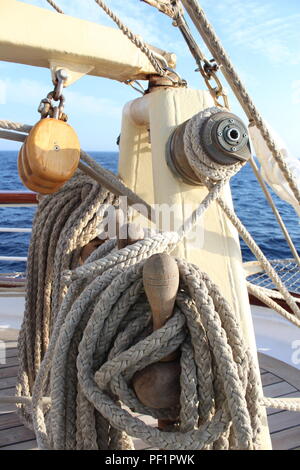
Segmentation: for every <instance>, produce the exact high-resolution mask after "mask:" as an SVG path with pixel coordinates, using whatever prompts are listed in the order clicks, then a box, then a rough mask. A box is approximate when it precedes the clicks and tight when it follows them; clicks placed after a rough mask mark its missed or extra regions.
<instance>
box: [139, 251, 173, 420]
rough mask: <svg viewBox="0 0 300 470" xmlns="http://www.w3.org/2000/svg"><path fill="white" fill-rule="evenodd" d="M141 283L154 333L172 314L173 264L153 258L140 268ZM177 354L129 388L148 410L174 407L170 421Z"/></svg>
mask: <svg viewBox="0 0 300 470" xmlns="http://www.w3.org/2000/svg"><path fill="white" fill-rule="evenodd" d="M143 283H144V289H145V292H146V295H147V298H148V301H149V304H150V306H151V311H152V317H153V329H154V330H157V329H159V328H161V327H162V326H163V325H164V324H165V323H166V322H167V320H168V319H169V318H170V317H171V316H172V314H173V309H174V304H175V300H176V295H177V290H178V286H179V272H178V266H177V263H176V261H175V260H174V259H173V258H172V257H171V256H169V255H168V254H165V253H160V254H156V255H153V256H152V257H151V258H149V260H148V261H146V263H145V265H144V269H143ZM177 355H178V354H177V352H175V353H172V354H169V355H168V356H166V357H164V358H163V359H161V360H160V361H159V362H156V363H154V364H150V365H149V366H147V367H145V369H143V370H141V371H139V372H137V373H136V374H135V375H134V377H133V388H134V390H135V393H136V395H137V396H138V398H139V400H140V401H141V402H142V403H143V404H144V405H146V406H149V407H152V408H157V409H160V408H174V419H175V418H176V417H177V413H178V404H179V397H180V381H179V377H180V364H179V362H178V361H176V358H177ZM170 423H171V422H168V424H170ZM159 425H160V422H159Z"/></svg>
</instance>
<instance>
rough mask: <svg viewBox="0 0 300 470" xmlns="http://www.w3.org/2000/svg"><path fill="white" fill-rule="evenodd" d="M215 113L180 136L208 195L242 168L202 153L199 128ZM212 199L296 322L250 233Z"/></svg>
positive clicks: (286, 295)
mask: <svg viewBox="0 0 300 470" xmlns="http://www.w3.org/2000/svg"><path fill="white" fill-rule="evenodd" d="M218 112H220V108H217V107H212V108H208V109H205V110H204V111H201V112H200V113H198V114H196V115H195V116H193V117H192V118H191V119H190V121H189V123H188V124H187V126H186V129H185V133H184V150H185V154H186V156H187V158H188V161H189V164H190V165H191V167H192V168H193V170H194V172H195V174H196V175H197V176H198V177H199V178H200V180H201V181H202V182H203V183H204V184H206V185H207V187H208V188H209V189H210V193H209V194H211V193H212V192H213V191H216V189H217V188H218V184H215V182H216V181H217V182H221V183H219V184H221V185H222V187H223V186H224V185H225V184H226V183H227V182H228V181H229V179H230V178H231V177H232V176H233V175H234V174H235V173H236V172H237V171H239V169H240V168H241V167H242V166H243V163H240V162H239V163H236V164H234V165H230V166H228V167H225V168H224V166H223V165H219V164H217V163H214V162H212V161H211V159H210V157H209V156H208V155H207V154H206V153H205V150H204V148H203V146H202V142H201V127H202V125H203V123H204V122H205V120H206V119H207V118H208V117H210V116H211V115H213V114H215V113H218ZM219 189H221V187H219ZM216 200H217V202H218V204H219V205H220V207H221V208H222V209H223V211H224V212H225V214H226V215H227V216H228V218H229V220H230V221H231V222H232V224H233V225H234V226H235V228H236V229H237V230H238V232H239V234H240V236H241V237H242V238H243V240H244V241H245V242H246V243H247V245H248V246H249V248H250V249H251V251H252V252H253V253H254V255H255V256H256V258H257V259H258V261H259V262H260V263H261V266H262V267H263V268H264V270H265V271H266V273H267V274H268V275H269V277H270V278H271V279H272V281H273V282H274V284H275V285H276V287H277V288H278V290H279V292H280V293H281V294H282V296H283V297H284V299H285V300H286V302H287V304H288V305H289V306H290V308H291V309H292V311H293V312H294V314H295V315H296V317H297V319H300V309H299V307H298V305H297V303H296V302H295V300H294V299H293V297H292V296H291V295H290V293H289V291H288V290H287V288H286V287H285V285H284V284H283V282H282V281H281V279H280V277H279V276H278V274H277V273H276V271H275V269H274V268H273V267H272V265H271V263H270V262H269V261H268V260H267V258H266V257H265V256H264V254H263V253H262V251H261V250H260V248H259V246H258V245H257V244H256V242H255V241H254V240H253V238H252V237H251V235H250V233H249V232H248V231H247V229H246V228H245V227H244V225H243V224H242V222H241V221H240V219H239V218H238V217H237V216H236V214H235V213H234V211H233V210H232V209H231V208H230V207H229V206H228V205H227V204H226V202H225V201H224V200H223V198H222V196H221V195H220V191H219V192H218V195H217V197H216ZM277 311H278V313H283V312H282V310H281V309H280V310H277ZM288 315H289V314H288V312H287V315H285V318H287V317H288Z"/></svg>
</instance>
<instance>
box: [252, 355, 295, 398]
mask: <svg viewBox="0 0 300 470" xmlns="http://www.w3.org/2000/svg"><path fill="white" fill-rule="evenodd" d="M258 360H259V364H260V366H261V367H263V368H264V369H265V370H267V371H268V372H271V373H272V374H274V375H277V376H278V377H281V378H282V380H285V381H286V382H287V383H290V384H292V385H293V386H294V387H295V388H296V389H297V390H300V370H298V369H296V368H295V367H292V366H290V365H289V364H286V363H285V362H282V361H279V360H278V359H274V358H273V357H270V356H267V355H266V354H262V353H258Z"/></svg>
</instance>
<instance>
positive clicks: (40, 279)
mask: <svg viewBox="0 0 300 470" xmlns="http://www.w3.org/2000/svg"><path fill="white" fill-rule="evenodd" d="M115 203H116V198H115V197H114V196H113V195H112V194H110V193H108V192H107V191H106V190H105V189H101V188H100V187H99V185H97V184H96V183H95V182H94V181H93V180H90V179H89V178H88V177H86V176H85V175H83V174H82V173H81V172H79V171H78V172H77V173H76V175H75V176H74V177H73V178H72V179H71V180H70V181H69V182H68V183H66V184H65V185H64V186H63V187H62V188H61V189H60V190H59V191H58V192H57V193H55V194H53V195H49V196H46V197H44V198H43V199H42V201H41V202H40V203H39V206H38V209H37V213H36V215H35V219H34V222H33V230H32V236H31V242H30V247H29V253H28V265H27V276H26V304H25V313H24V320H23V324H22V328H21V332H20V335H19V345H18V347H19V354H20V372H19V379H18V385H17V394H18V395H19V396H25V397H26V396H31V394H32V388H33V385H34V381H35V377H36V374H37V372H38V370H39V368H40V364H41V361H42V358H43V356H44V354H45V352H46V350H47V348H48V344H49V338H50V335H51V332H52V328H53V323H54V322H55V315H56V312H57V311H58V309H59V306H60V303H61V300H62V298H63V297H64V295H65V292H66V287H65V284H64V278H63V272H64V271H65V270H69V269H72V268H74V267H76V266H77V265H78V261H79V255H80V251H81V248H82V247H83V246H85V245H86V244H87V243H88V242H89V241H90V240H92V239H93V238H95V236H96V235H97V233H98V225H99V223H100V221H101V220H102V218H103V214H104V211H105V209H106V208H107V207H108V205H110V204H115ZM23 411H24V413H23V414H24V419H25V421H27V422H29V423H30V421H31V418H30V416H27V414H26V409H25V408H24V410H23Z"/></svg>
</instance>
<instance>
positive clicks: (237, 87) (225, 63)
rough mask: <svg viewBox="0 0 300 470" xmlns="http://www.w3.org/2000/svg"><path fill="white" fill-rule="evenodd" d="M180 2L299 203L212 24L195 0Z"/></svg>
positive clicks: (295, 187)
mask: <svg viewBox="0 0 300 470" xmlns="http://www.w3.org/2000/svg"><path fill="white" fill-rule="evenodd" d="M182 2H183V4H184V5H185V6H186V8H187V9H188V11H190V10H191V11H192V17H193V18H195V19H196V20H197V23H198V24H199V27H200V28H201V33H202V34H203V36H204V37H205V38H206V39H207V41H208V42H209V45H210V47H211V49H212V53H213V56H214V58H215V59H216V61H217V62H218V63H219V64H220V65H222V67H223V68H224V70H225V71H226V74H227V75H228V76H229V84H230V85H232V87H233V91H234V92H235V94H236V95H237V96H238V98H240V101H241V102H242V105H243V107H244V110H245V111H246V114H247V116H248V118H249V120H252V121H253V122H254V123H255V125H256V126H257V128H258V129H259V130H260V132H261V134H262V136H263V138H264V139H265V142H266V144H267V146H268V148H269V150H270V151H271V152H272V155H273V157H274V159H275V161H276V162H277V164H278V166H279V168H280V170H281V171H282V173H283V175H284V177H285V178H286V180H287V182H288V184H289V186H290V188H291V190H292V192H293V194H294V196H295V198H296V201H298V203H299V204H300V188H299V186H298V184H297V181H296V179H295V177H294V175H293V173H292V172H291V170H290V168H289V166H288V164H287V163H286V161H285V159H284V157H283V156H282V154H281V151H280V149H279V147H278V146H277V144H276V143H275V142H274V140H273V138H272V136H271V133H270V131H269V129H268V127H267V125H266V124H265V122H264V120H263V118H262V117H261V115H260V113H259V111H258V109H257V108H256V106H255V104H254V102H253V101H252V99H251V97H250V95H249V93H248V92H247V90H246V88H245V86H244V85H243V83H242V81H241V79H240V77H239V75H238V73H237V71H236V70H235V68H234V65H233V64H232V62H231V60H230V58H229V56H228V55H227V53H226V51H225V49H224V48H223V46H222V44H221V41H220V39H219V38H218V36H217V35H216V33H215V31H214V29H213V27H212V25H211V24H210V23H209V21H208V19H207V18H206V16H205V13H204V11H203V9H202V8H201V7H200V5H199V3H198V1H197V0H182Z"/></svg>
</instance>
